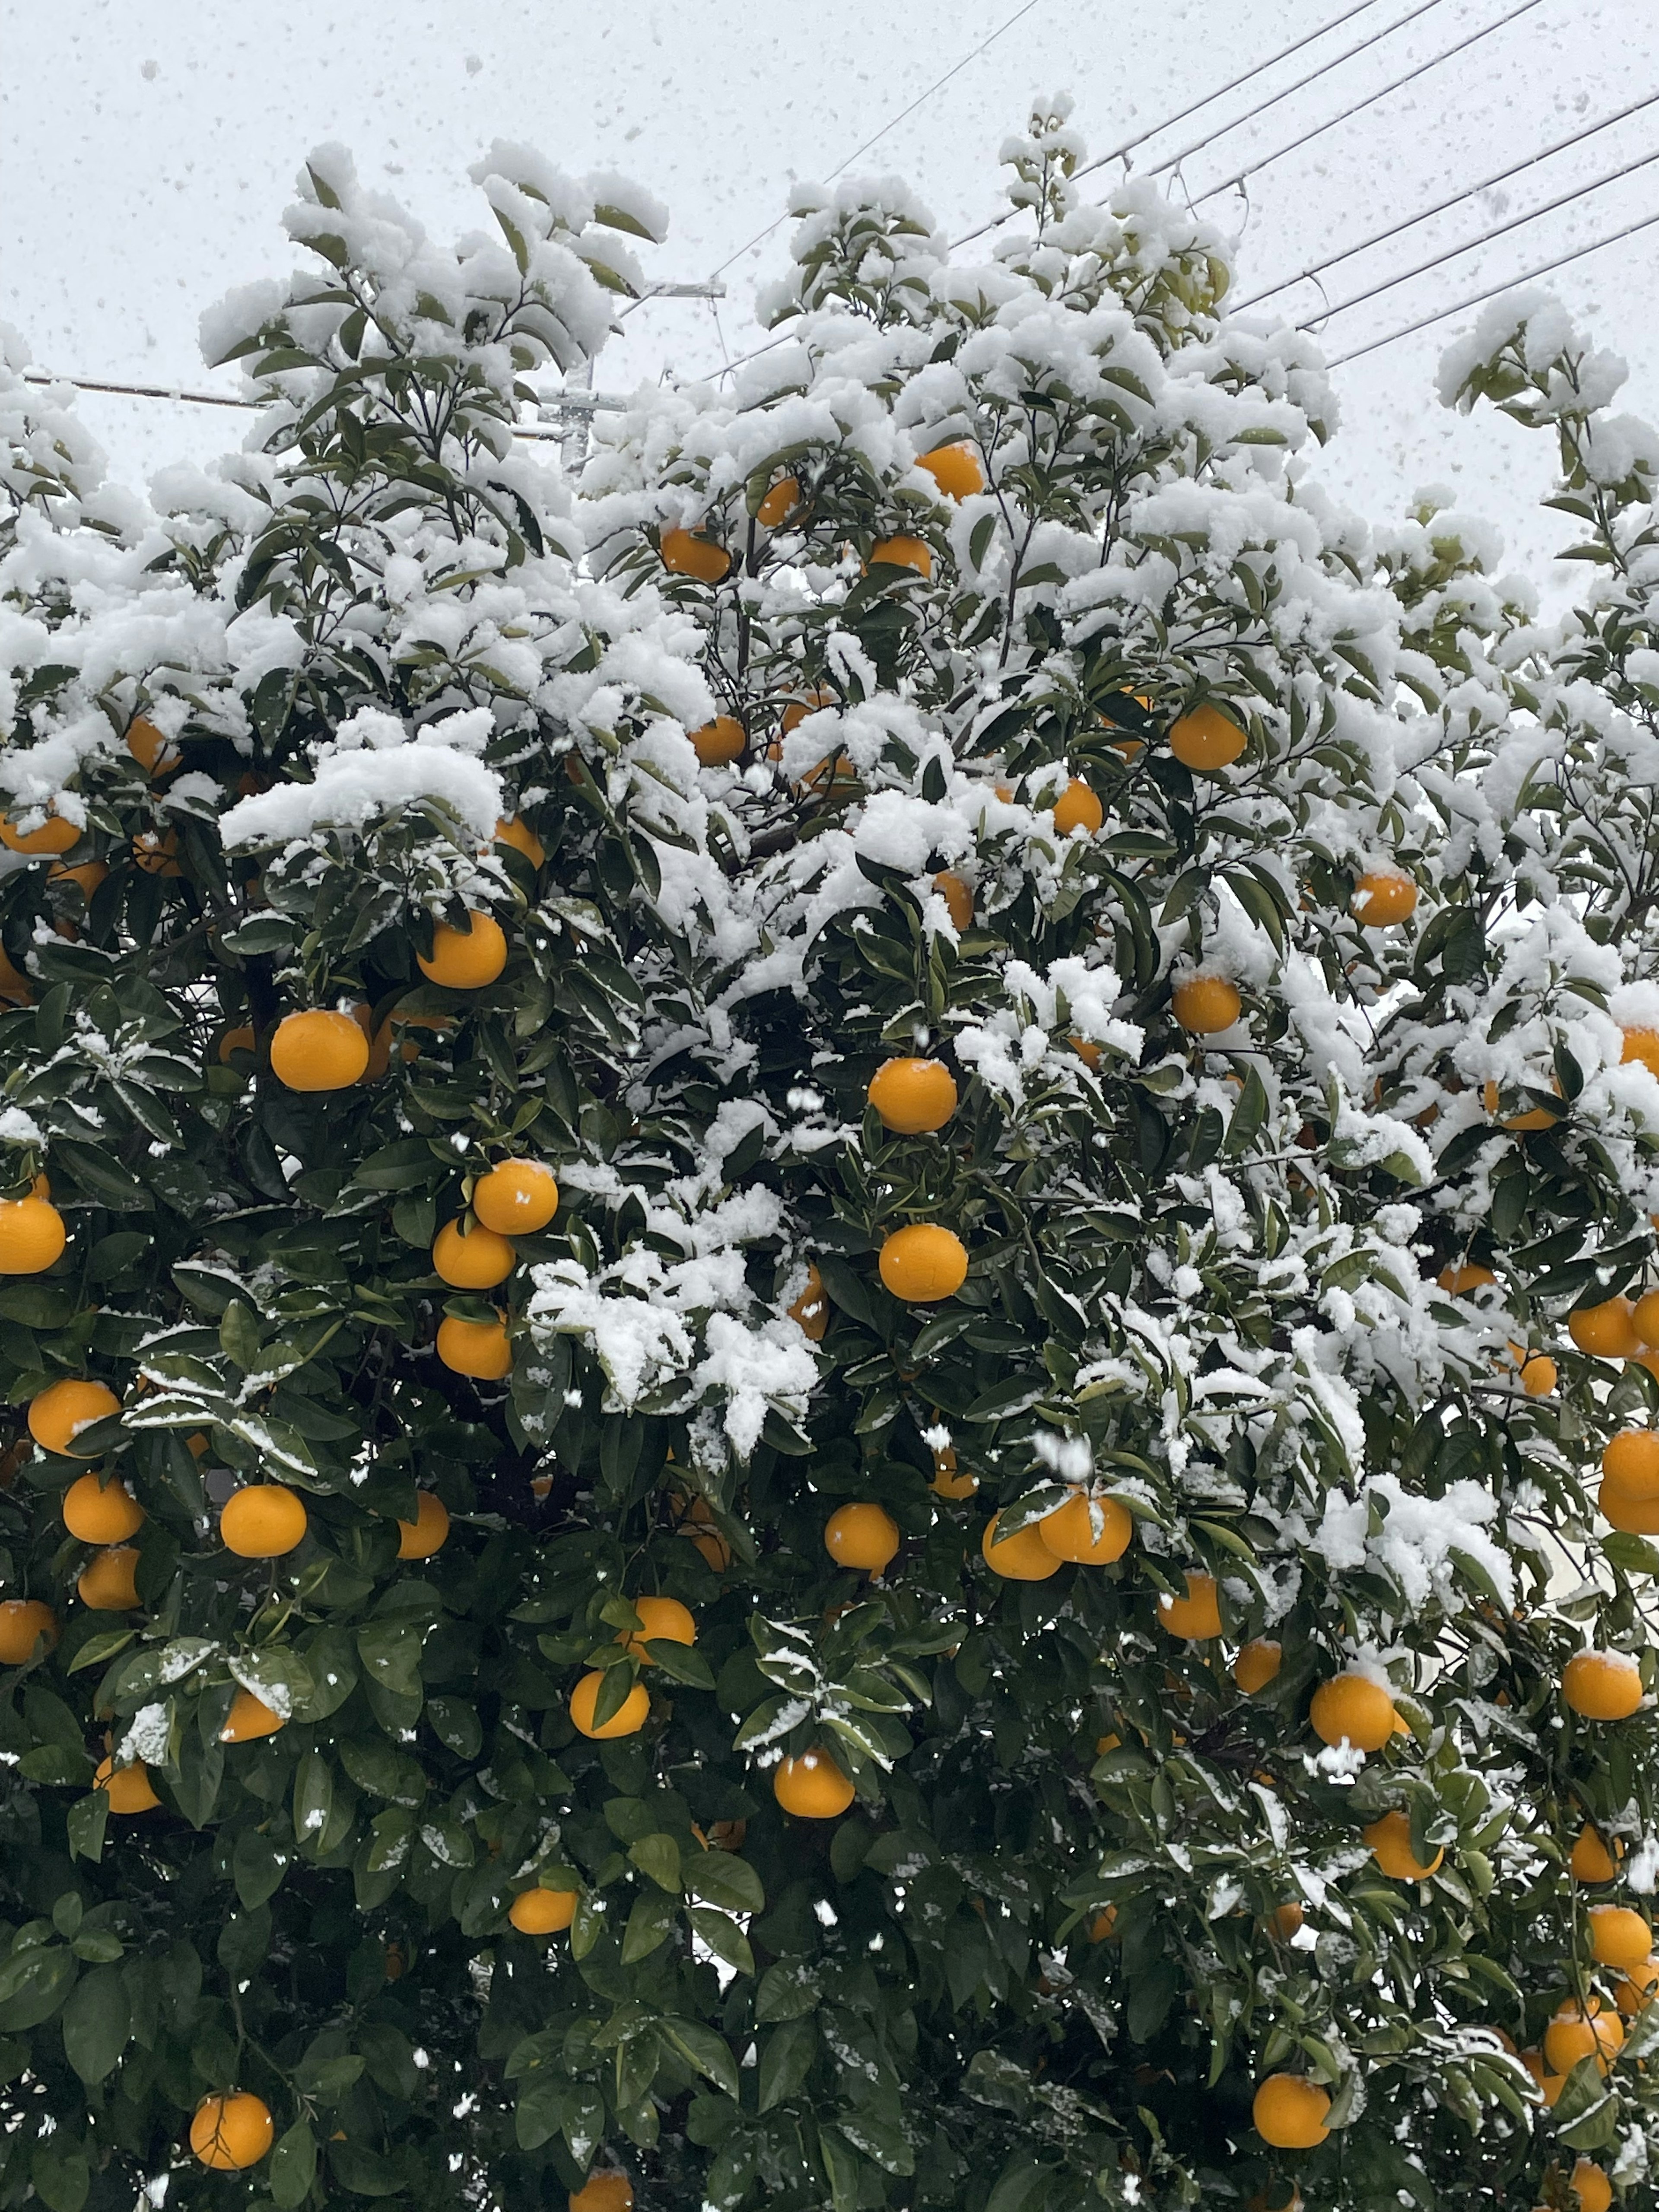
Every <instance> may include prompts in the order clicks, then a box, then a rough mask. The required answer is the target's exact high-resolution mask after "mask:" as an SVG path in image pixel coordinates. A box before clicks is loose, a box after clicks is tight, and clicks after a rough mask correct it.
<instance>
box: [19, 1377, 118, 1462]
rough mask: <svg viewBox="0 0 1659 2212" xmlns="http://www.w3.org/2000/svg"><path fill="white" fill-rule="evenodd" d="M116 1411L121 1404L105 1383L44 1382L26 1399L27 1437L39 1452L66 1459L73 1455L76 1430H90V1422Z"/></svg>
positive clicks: (102, 1418)
mask: <svg viewBox="0 0 1659 2212" xmlns="http://www.w3.org/2000/svg"><path fill="white" fill-rule="evenodd" d="M120 1410H121V1401H120V1400H119V1399H118V1397H117V1396H116V1395H115V1393H114V1391H113V1390H112V1389H109V1388H108V1387H107V1385H106V1384H105V1383H84V1382H82V1381H81V1380H79V1379H78V1378H77V1377H76V1376H67V1375H66V1376H64V1379H63V1381H62V1382H61V1383H47V1385H46V1389H44V1390H39V1391H37V1392H36V1393H35V1395H34V1396H33V1398H31V1399H30V1400H29V1411H28V1423H29V1434H30V1435H31V1436H32V1437H33V1438H34V1441H35V1443H38V1444H39V1445H40V1449H41V1450H42V1451H45V1452H55V1453H56V1454H57V1455H58V1457H59V1458H60V1459H63V1458H68V1457H69V1456H70V1455H72V1454H73V1453H74V1450H75V1437H76V1431H77V1430H80V1429H86V1428H90V1427H91V1425H92V1424H93V1423H94V1421H102V1420H106V1419H108V1418H109V1416H110V1415H111V1414H112V1413H119V1412H120ZM84 1456H85V1455H84V1454H82V1457H84Z"/></svg>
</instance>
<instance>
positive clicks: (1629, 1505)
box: [1595, 1482, 1659, 1536]
mask: <svg viewBox="0 0 1659 2212" xmlns="http://www.w3.org/2000/svg"><path fill="white" fill-rule="evenodd" d="M1595 1502H1596V1504H1597V1505H1598V1506H1600V1508H1601V1516H1602V1518H1603V1519H1604V1520H1605V1521H1606V1522H1607V1523H1608V1524H1609V1526H1610V1527H1612V1528H1620V1529H1623V1530H1624V1532H1625V1533H1626V1535H1631V1536H1659V1498H1632V1496H1631V1494H1630V1492H1628V1491H1627V1490H1626V1488H1625V1486H1624V1485H1623V1483H1620V1482H1604V1483H1603V1484H1602V1485H1601V1488H1600V1490H1598V1491H1597V1492H1596V1493H1595Z"/></svg>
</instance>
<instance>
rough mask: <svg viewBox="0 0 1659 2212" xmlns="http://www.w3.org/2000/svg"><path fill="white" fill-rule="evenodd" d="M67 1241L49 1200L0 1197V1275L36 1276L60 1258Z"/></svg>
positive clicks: (59, 1216) (55, 1211)
mask: <svg viewBox="0 0 1659 2212" xmlns="http://www.w3.org/2000/svg"><path fill="white" fill-rule="evenodd" d="M68 1242H69V1237H68V1233H67V1231H65V1229H64V1217H63V1215H62V1214H61V1213H60V1212H58V1208H57V1207H56V1206H53V1205H52V1202H51V1200H49V1199H44V1198H33V1197H31V1198H8V1199H0V1275H38V1274H39V1273H40V1272H41V1270H42V1269H43V1268H46V1267H52V1265H53V1264H54V1263H55V1262H56V1261H58V1260H61V1259H62V1257H63V1256H64V1245H65V1244H66V1243H68Z"/></svg>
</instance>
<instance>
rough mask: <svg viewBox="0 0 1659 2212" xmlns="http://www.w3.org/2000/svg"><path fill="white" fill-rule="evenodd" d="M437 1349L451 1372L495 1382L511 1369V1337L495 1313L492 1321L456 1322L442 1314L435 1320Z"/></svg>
mask: <svg viewBox="0 0 1659 2212" xmlns="http://www.w3.org/2000/svg"><path fill="white" fill-rule="evenodd" d="M437 1350H438V1358H439V1359H440V1361H441V1363H442V1364H443V1365H444V1366H446V1367H447V1368H448V1370H449V1371H450V1373H451V1374H452V1375H471V1376H472V1377H473V1379H474V1380H475V1381H476V1382H479V1383H499V1382H501V1379H502V1377H503V1376H507V1375H510V1374H511V1373H512V1372H513V1344H512V1340H511V1339H510V1338H509V1337H508V1335H507V1323H506V1322H505V1320H504V1319H503V1318H502V1316H501V1315H500V1314H499V1313H498V1314H497V1315H496V1316H495V1320H494V1321H457V1320H456V1319H455V1318H454V1316H453V1315H449V1314H446V1315H445V1316H444V1318H443V1319H442V1320H441V1322H439V1323H438V1345H437Z"/></svg>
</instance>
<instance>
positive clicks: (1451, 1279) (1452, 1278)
mask: <svg viewBox="0 0 1659 2212" xmlns="http://www.w3.org/2000/svg"><path fill="white" fill-rule="evenodd" d="M1497 1280H1498V1278H1497V1276H1496V1275H1494V1274H1493V1273H1492V1269H1491V1268H1490V1267H1474V1266H1471V1265H1469V1264H1468V1263H1465V1264H1464V1265H1463V1266H1462V1267H1443V1268H1442V1269H1441V1270H1440V1273H1438V1274H1437V1276H1436V1277H1435V1281H1436V1282H1437V1284H1438V1285H1439V1286H1440V1288H1441V1289H1442V1290H1443V1291H1450V1293H1451V1295H1452V1296H1453V1297H1455V1298H1466V1297H1468V1295H1469V1292H1470V1291H1481V1290H1485V1288H1486V1285H1487V1284H1488V1283H1495V1282H1496V1281H1497Z"/></svg>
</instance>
